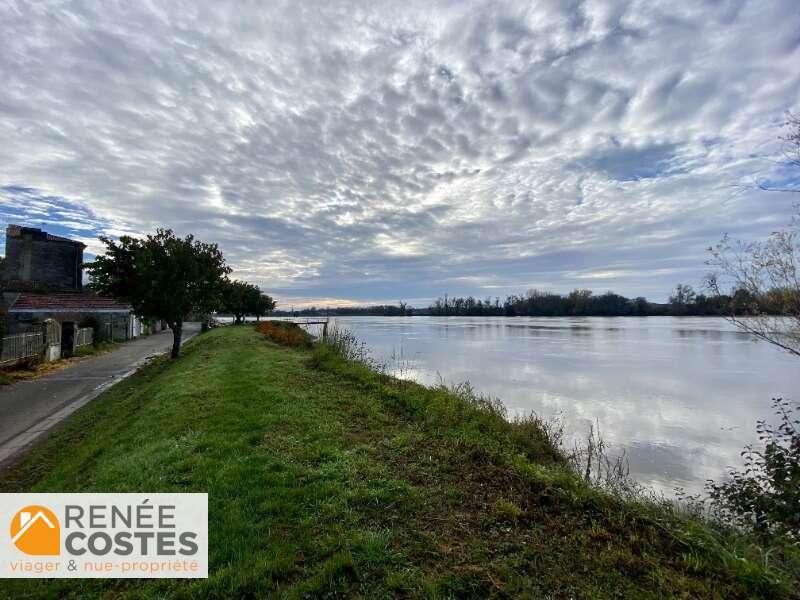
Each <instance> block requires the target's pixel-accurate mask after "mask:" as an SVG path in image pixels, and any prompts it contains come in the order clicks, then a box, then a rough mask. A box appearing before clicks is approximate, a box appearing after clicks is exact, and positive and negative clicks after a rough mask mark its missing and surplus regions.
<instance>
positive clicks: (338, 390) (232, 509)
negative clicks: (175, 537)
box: [0, 327, 792, 598]
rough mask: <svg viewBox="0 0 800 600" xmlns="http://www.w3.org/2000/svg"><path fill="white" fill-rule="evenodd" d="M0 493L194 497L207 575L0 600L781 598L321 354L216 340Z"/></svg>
mask: <svg viewBox="0 0 800 600" xmlns="http://www.w3.org/2000/svg"><path fill="white" fill-rule="evenodd" d="M0 477H1V479H0V489H2V491H103V492H108V491H119V492H142V491H165V492H166V491H205V492H208V493H209V511H210V514H209V519H210V523H209V531H210V536H211V550H210V564H211V568H210V577H209V579H207V580H196V581H171V580H140V581H131V580H128V581H125V580H52V581H48V580H4V581H0V597H3V596H4V597H11V598H40V597H41V598H86V597H103V598H119V597H125V598H167V597H170V598H172V597H175V598H250V597H268V596H281V597H289V598H294V597H296V598H300V597H318V596H342V595H344V596H361V597H365V598H378V597H386V596H398V595H400V596H427V597H439V598H445V597H468V596H474V597H489V596H497V597H528V598H542V597H550V598H562V597H563V598H567V597H578V598H591V597H597V598H607V597H631V598H663V597H692V598H693V597H708V598H736V597H781V596H788V595H791V594H792V588H791V582H790V581H789V580H788V579H787V577H786V576H785V575H782V574H780V573H777V572H772V571H769V570H767V569H765V568H764V567H763V566H761V565H759V564H758V563H757V562H756V561H755V560H751V558H752V557H750V558H749V557H748V556H747V555H746V554H744V553H743V552H744V551H742V553H736V552H733V551H731V550H730V549H726V548H724V547H723V546H722V545H720V544H719V542H718V540H717V539H716V538H715V537H714V536H713V535H712V534H711V533H709V532H708V531H707V530H705V529H703V528H701V527H699V526H697V525H694V524H692V523H691V522H684V521H681V520H679V519H678V518H677V517H674V516H671V515H667V514H664V513H662V512H658V511H655V510H653V509H651V508H648V507H647V506H643V505H636V504H622V503H620V502H619V501H618V500H615V499H612V498H610V497H609V496H607V495H605V494H603V493H600V492H598V491H596V490H592V489H590V488H589V487H587V486H586V485H584V484H583V483H582V482H581V481H580V480H579V479H578V478H576V477H575V476H573V475H572V474H570V473H569V472H568V471H567V470H566V469H565V468H564V467H563V465H562V463H561V460H560V458H559V456H558V454H557V453H556V452H554V451H553V449H552V448H551V447H550V446H549V444H548V443H547V441H546V439H545V438H544V436H543V435H542V434H541V432H540V431H539V430H538V428H537V427H536V426H535V424H532V423H529V424H527V425H526V424H517V425H513V424H508V423H506V422H505V421H503V420H502V419H501V418H500V416H499V415H498V414H497V413H496V412H495V411H492V410H489V409H487V408H481V407H479V406H475V405H474V404H470V403H468V402H464V400H463V399H459V398H457V397H455V396H453V395H451V394H447V393H446V392H444V391H441V390H431V389H427V388H424V387H421V386H418V385H415V384H412V383H404V382H399V381H397V380H394V379H391V378H389V377H386V376H383V375H379V374H377V373H374V372H372V371H369V370H368V369H366V368H365V367H363V366H362V365H359V364H354V363H348V362H346V361H343V360H342V359H341V358H339V357H338V356H337V355H336V354H335V353H333V352H331V351H329V350H327V349H326V348H317V349H315V350H308V349H302V350H292V349H287V348H284V347H279V346H276V345H275V344H273V343H271V342H269V341H267V340H266V339H264V338H263V336H261V335H259V334H258V333H257V332H255V331H254V330H253V329H252V328H251V327H227V328H224V329H221V330H215V331H213V332H211V333H209V334H207V335H204V336H202V337H200V338H198V339H196V340H194V341H192V342H190V343H189V344H187V346H186V347H185V349H184V355H183V356H182V357H181V358H180V359H179V360H177V361H173V362H170V361H168V360H160V361H156V362H155V363H154V364H152V365H150V366H148V367H146V368H145V369H143V370H142V371H141V372H139V373H138V374H136V375H134V376H133V377H131V378H129V379H127V380H125V381H124V382H122V383H120V384H118V385H117V386H116V387H114V388H112V389H111V390H109V391H108V392H106V393H105V394H104V395H103V396H101V397H100V398H99V399H98V400H96V401H94V402H93V403H91V404H90V405H88V406H87V407H84V409H82V410H80V411H79V412H77V413H76V414H75V415H73V417H72V418H71V419H70V420H69V421H68V423H67V424H66V425H65V426H64V427H63V428H62V429H61V430H59V431H58V432H57V433H56V434H54V435H52V436H51V437H50V438H49V439H48V440H47V441H46V442H45V443H43V444H42V445H41V446H40V447H38V448H37V449H36V450H35V451H34V452H33V453H31V455H30V456H29V457H28V458H27V459H26V460H25V461H24V462H23V463H21V464H20V465H18V466H17V467H15V468H14V469H13V470H11V471H10V472H7V473H5V474H3V475H2V476H0Z"/></svg>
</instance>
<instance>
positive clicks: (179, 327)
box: [170, 320, 183, 358]
mask: <svg viewBox="0 0 800 600" xmlns="http://www.w3.org/2000/svg"><path fill="white" fill-rule="evenodd" d="M182 333H183V321H182V320H179V321H175V324H174V325H173V327H172V353H171V354H170V356H171V357H172V358H178V354H179V353H180V351H181V334H182Z"/></svg>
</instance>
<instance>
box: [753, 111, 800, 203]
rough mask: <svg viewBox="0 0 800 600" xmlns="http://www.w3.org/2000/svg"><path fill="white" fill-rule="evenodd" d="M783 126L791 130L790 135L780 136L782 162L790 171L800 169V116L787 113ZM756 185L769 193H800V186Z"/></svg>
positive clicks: (758, 183)
mask: <svg viewBox="0 0 800 600" xmlns="http://www.w3.org/2000/svg"><path fill="white" fill-rule="evenodd" d="M783 125H784V127H786V128H787V129H788V130H789V133H787V134H786V135H782V136H780V140H781V141H782V142H783V160H782V161H780V162H782V163H783V165H784V166H785V167H787V168H789V169H800V116H798V115H797V114H796V113H793V112H791V111H787V113H786V121H785V122H784V124H783ZM756 185H757V187H758V188H759V189H762V190H765V191H767V192H790V193H794V194H798V193H800V186H797V185H796V184H794V185H793V184H791V183H790V184H789V185H788V186H785V187H775V186H772V185H770V184H769V183H766V182H763V181H757V182H756Z"/></svg>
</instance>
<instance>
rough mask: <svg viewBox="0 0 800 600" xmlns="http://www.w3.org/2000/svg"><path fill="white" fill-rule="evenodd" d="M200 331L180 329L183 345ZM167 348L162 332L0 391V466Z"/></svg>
mask: <svg viewBox="0 0 800 600" xmlns="http://www.w3.org/2000/svg"><path fill="white" fill-rule="evenodd" d="M199 331H200V324H199V323H185V324H184V326H183V341H184V342H185V341H186V340H188V339H190V338H191V337H193V336H194V335H196V334H197V333H198V332H199ZM171 347H172V332H171V331H163V332H161V333H157V334H154V335H151V336H148V337H143V338H139V339H136V340H133V341H130V342H126V343H125V344H123V345H121V346H120V347H119V348H118V349H116V350H114V351H113V352H109V353H107V354H101V355H100V356H96V357H93V358H91V359H89V360H87V361H84V362H78V363H76V364H74V365H71V366H69V367H67V368H66V369H62V370H60V371H55V372H53V373H50V374H49V375H45V376H43V377H40V378H38V379H35V380H32V381H18V382H16V383H14V384H12V385H9V386H2V387H0V463H3V462H5V461H7V460H8V459H10V458H12V457H14V456H15V455H16V454H18V453H19V452H20V450H22V449H23V448H24V447H25V446H27V445H28V444H30V443H31V442H32V441H34V440H35V439H36V438H38V437H40V436H41V435H42V434H44V433H45V432H46V431H47V430H48V429H50V428H51V427H53V426H54V425H56V424H57V423H58V422H60V421H62V420H63V419H65V418H66V417H67V416H68V415H69V414H71V413H72V412H74V411H75V410H77V409H78V408H80V407H81V406H83V405H84V404H86V403H87V402H89V401H90V400H92V399H93V398H95V397H96V396H98V395H99V394H100V393H101V392H102V391H103V390H105V389H106V388H108V387H109V386H111V385H113V384H115V383H117V382H118V381H120V380H122V379H124V378H125V377H127V376H128V375H130V374H131V373H133V372H134V371H136V369H137V368H138V367H140V366H141V365H142V364H144V362H145V361H146V360H147V359H148V358H150V357H153V356H157V355H159V354H163V353H165V352H167V351H169V350H170V348H171Z"/></svg>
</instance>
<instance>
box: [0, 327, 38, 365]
mask: <svg viewBox="0 0 800 600" xmlns="http://www.w3.org/2000/svg"><path fill="white" fill-rule="evenodd" d="M43 350H44V334H43V333H19V334H17V335H7V336H5V337H4V338H3V348H2V352H1V353H0V363H5V362H11V361H16V360H19V359H21V358H28V357H30V356H38V355H39V354H41V352H42V351H43Z"/></svg>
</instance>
